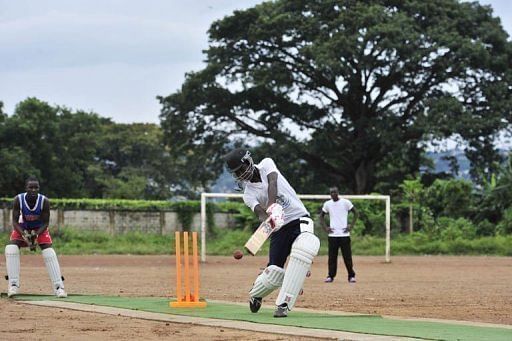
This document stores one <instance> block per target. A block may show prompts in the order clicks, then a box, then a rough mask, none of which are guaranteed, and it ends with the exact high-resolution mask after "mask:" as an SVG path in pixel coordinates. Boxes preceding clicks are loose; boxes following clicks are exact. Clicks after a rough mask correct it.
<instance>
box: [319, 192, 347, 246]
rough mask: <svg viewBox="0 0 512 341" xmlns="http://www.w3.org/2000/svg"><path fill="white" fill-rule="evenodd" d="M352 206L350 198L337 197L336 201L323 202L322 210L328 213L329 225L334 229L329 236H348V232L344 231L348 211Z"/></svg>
mask: <svg viewBox="0 0 512 341" xmlns="http://www.w3.org/2000/svg"><path fill="white" fill-rule="evenodd" d="M352 207H354V205H352V203H351V202H350V200H347V199H343V198H338V201H334V200H332V199H331V200H328V201H326V202H325V203H324V206H323V207H322V211H324V213H328V214H329V220H330V223H329V227H330V228H331V229H333V230H334V231H333V232H331V233H329V237H348V236H350V232H349V231H346V230H345V229H346V228H347V219H348V211H350V210H351V209H352Z"/></svg>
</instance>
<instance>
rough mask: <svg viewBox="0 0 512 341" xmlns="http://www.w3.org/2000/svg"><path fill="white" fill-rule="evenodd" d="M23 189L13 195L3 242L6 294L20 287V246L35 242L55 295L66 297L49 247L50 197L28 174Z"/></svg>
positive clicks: (61, 279)
mask: <svg viewBox="0 0 512 341" xmlns="http://www.w3.org/2000/svg"><path fill="white" fill-rule="evenodd" d="M25 190H26V192H25V193H21V194H18V195H17V196H16V197H15V198H14V203H13V210H12V225H13V231H12V233H11V238H10V242H9V243H8V244H7V245H6V246H5V264H6V268H7V280H8V281H9V286H8V288H7V296H8V297H11V296H13V295H16V294H17V293H18V289H19V288H20V248H21V247H27V246H30V247H31V249H32V247H34V249H35V243H37V244H38V245H39V247H40V248H41V250H42V254H43V259H44V263H45V265H46V270H47V271H48V275H49V276H50V280H51V283H52V288H53V292H54V294H55V296H57V297H60V298H63V297H67V294H66V291H65V290H64V282H63V277H62V275H61V273H60V266H59V261H58V259H57V255H56V254H55V250H54V249H53V248H52V238H51V236H50V232H49V231H48V224H49V222H50V201H49V200H48V198H46V197H45V196H44V195H42V194H39V181H38V180H37V179H36V178H34V177H30V178H28V179H27V181H26V182H25Z"/></svg>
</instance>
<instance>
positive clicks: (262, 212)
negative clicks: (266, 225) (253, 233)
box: [254, 204, 268, 223]
mask: <svg viewBox="0 0 512 341" xmlns="http://www.w3.org/2000/svg"><path fill="white" fill-rule="evenodd" d="M254 213H256V215H257V216H258V220H259V221H260V223H262V222H264V221H265V220H266V219H267V218H268V214H267V212H265V210H264V209H263V208H262V207H261V206H260V205H259V204H258V205H256V206H255V207H254Z"/></svg>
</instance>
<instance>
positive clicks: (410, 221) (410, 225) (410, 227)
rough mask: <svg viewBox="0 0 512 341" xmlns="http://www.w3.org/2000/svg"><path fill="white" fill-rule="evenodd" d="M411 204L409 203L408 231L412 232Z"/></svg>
mask: <svg viewBox="0 0 512 341" xmlns="http://www.w3.org/2000/svg"><path fill="white" fill-rule="evenodd" d="M412 221H413V218H412V204H410V205H409V233H412V232H413V226H412V224H413V222H412Z"/></svg>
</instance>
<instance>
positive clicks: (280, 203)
mask: <svg viewBox="0 0 512 341" xmlns="http://www.w3.org/2000/svg"><path fill="white" fill-rule="evenodd" d="M224 161H225V162H226V165H227V167H228V169H229V170H230V172H231V173H232V175H233V177H234V178H235V179H236V180H237V181H239V182H243V183H244V184H245V188H244V202H245V204H246V205H247V206H248V207H249V208H251V209H252V210H253V211H254V213H256V215H257V216H258V218H259V220H260V221H264V220H266V219H267V217H269V216H273V219H274V213H275V212H282V213H283V215H282V216H281V217H277V218H276V219H274V221H273V222H271V223H272V224H273V226H274V232H273V233H272V234H271V235H270V249H269V261H268V265H267V267H266V268H265V270H263V272H262V273H261V274H260V275H259V276H258V277H257V278H256V281H255V282H254V284H253V287H252V289H251V290H250V292H249V296H250V299H249V307H250V309H251V311H252V312H253V313H256V312H258V310H259V309H260V307H261V303H262V300H263V298H264V297H265V296H268V295H270V294H271V293H272V291H274V290H275V289H277V288H281V289H280V291H279V295H278V296H277V300H276V310H275V312H274V317H286V316H287V315H288V311H290V310H291V309H292V308H293V306H294V305H295V301H296V300H297V296H298V295H299V294H300V292H301V290H302V286H303V285H304V280H305V279H306V276H307V274H308V272H309V269H310V267H311V264H312V262H313V258H314V257H315V256H316V255H317V253H318V249H319V248H320V240H319V239H318V238H317V237H316V236H315V235H314V232H313V221H312V220H311V219H310V218H309V212H308V211H307V210H306V208H305V207H304V204H303V203H302V202H301V201H300V199H299V198H298V197H297V194H296V193H295V190H294V189H293V188H292V187H291V186H290V184H289V183H288V181H287V180H286V179H285V178H284V177H283V175H282V174H281V173H280V172H279V170H278V169H277V167H276V165H275V163H274V161H273V160H272V159H270V158H265V159H263V160H262V161H261V162H260V163H259V164H257V165H255V164H254V162H253V160H252V157H251V154H250V152H249V151H248V150H246V149H243V148H238V149H235V150H233V151H231V152H230V153H228V154H226V155H225V156H224ZM288 256H290V260H289V261H288V266H287V267H286V270H285V269H284V264H285V263H286V259H287V258H288Z"/></svg>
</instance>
